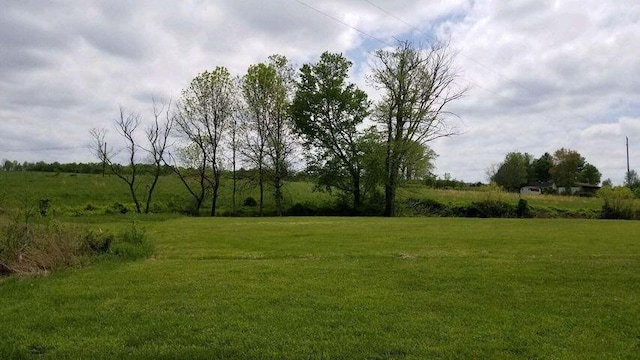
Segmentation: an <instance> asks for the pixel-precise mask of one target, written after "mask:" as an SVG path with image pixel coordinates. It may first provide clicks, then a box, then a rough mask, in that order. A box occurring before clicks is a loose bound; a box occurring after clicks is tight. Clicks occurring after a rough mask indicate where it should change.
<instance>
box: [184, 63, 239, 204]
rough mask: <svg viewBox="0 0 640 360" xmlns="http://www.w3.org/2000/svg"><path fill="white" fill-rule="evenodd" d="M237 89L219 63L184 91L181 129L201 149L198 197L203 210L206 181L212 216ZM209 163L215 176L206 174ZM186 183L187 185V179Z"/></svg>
mask: <svg viewBox="0 0 640 360" xmlns="http://www.w3.org/2000/svg"><path fill="white" fill-rule="evenodd" d="M234 92H235V88H234V82H233V79H232V78H231V75H230V74H229V71H228V70H227V69H226V68H224V67H220V66H219V67H216V68H215V69H214V70H213V71H204V72H203V73H201V74H199V75H198V76H196V77H195V78H194V79H193V80H192V81H191V85H190V86H189V87H188V88H187V89H185V90H183V91H182V98H181V102H180V105H179V108H178V114H177V116H176V125H177V129H178V131H179V132H180V134H181V135H182V136H183V137H185V138H187V139H188V141H189V142H191V143H192V144H193V145H195V146H192V148H193V149H195V150H197V151H198V154H197V156H196V158H198V159H199V163H200V164H203V165H204V166H202V167H199V169H200V182H199V183H200V184H201V188H200V191H199V193H196V194H198V196H195V198H196V207H198V209H199V206H200V205H201V204H202V200H201V199H200V194H203V193H204V190H205V189H204V188H203V186H204V184H205V182H206V184H208V188H209V189H210V191H211V212H210V215H211V216H215V213H216V205H217V200H218V189H219V187H220V178H221V173H222V146H221V144H222V138H223V134H224V132H225V130H226V127H227V126H228V123H229V121H230V119H232V117H233V110H234V97H235V94H234ZM207 165H208V170H210V171H211V176H208V175H207V174H206V171H207V170H205V169H206V167H207ZM183 183H185V185H186V182H185V181H184V180H183ZM190 192H191V190H190ZM194 193H195V192H192V195H194Z"/></svg>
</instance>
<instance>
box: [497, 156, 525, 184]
mask: <svg viewBox="0 0 640 360" xmlns="http://www.w3.org/2000/svg"><path fill="white" fill-rule="evenodd" d="M530 161H531V155H529V154H526V153H525V154H523V153H519V152H510V153H508V154H507V155H506V157H505V159H504V161H503V162H502V164H500V166H499V167H498V169H497V171H496V172H495V174H494V175H493V176H492V177H491V181H493V182H495V183H496V184H498V185H500V186H501V187H503V188H505V189H506V190H508V191H518V190H519V189H520V188H521V187H522V186H524V185H527V180H528V179H527V175H528V172H527V171H528V169H529V168H530Z"/></svg>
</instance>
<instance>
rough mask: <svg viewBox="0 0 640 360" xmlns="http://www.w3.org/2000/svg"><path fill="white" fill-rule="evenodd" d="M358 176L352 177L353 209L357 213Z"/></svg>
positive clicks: (358, 199) (358, 204)
mask: <svg viewBox="0 0 640 360" xmlns="http://www.w3.org/2000/svg"><path fill="white" fill-rule="evenodd" d="M360 202H361V200H360V176H354V177H353V211H354V212H355V213H356V214H357V213H358V212H359V211H360V205H361V204H360Z"/></svg>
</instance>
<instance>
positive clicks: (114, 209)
mask: <svg viewBox="0 0 640 360" xmlns="http://www.w3.org/2000/svg"><path fill="white" fill-rule="evenodd" d="M105 212H106V213H107V214H126V213H128V212H129V209H127V207H126V206H124V205H123V204H121V203H118V202H117V203H114V204H113V205H111V206H109V207H108V208H107V210H105Z"/></svg>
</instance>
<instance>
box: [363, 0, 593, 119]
mask: <svg viewBox="0 0 640 360" xmlns="http://www.w3.org/2000/svg"><path fill="white" fill-rule="evenodd" d="M362 1H364V2H366V3H367V4H369V5H371V6H373V7H375V8H376V9H378V10H380V11H381V12H382V13H384V14H386V15H387V16H390V17H392V18H394V19H396V20H398V21H400V22H401V23H403V24H405V25H407V26H409V27H411V28H412V29H414V30H416V31H419V32H420V33H422V34H424V35H426V36H427V37H428V38H429V39H431V40H432V41H435V42H437V41H438V39H436V38H434V37H433V36H432V35H431V34H429V33H427V32H425V31H424V30H422V29H420V28H418V27H417V26H415V25H413V24H411V23H409V22H408V21H406V20H404V19H402V18H400V17H398V16H396V15H395V14H393V13H391V12H389V11H387V10H385V9H384V8H382V7H381V6H379V5H377V4H376V3H374V2H372V1H371V0H362ZM460 56H462V57H464V58H465V59H467V60H469V61H471V62H473V63H475V64H477V65H479V66H480V67H482V68H484V69H485V70H487V71H489V72H490V73H492V74H494V75H497V76H499V77H500V78H502V79H503V80H505V81H507V82H509V83H511V84H513V85H515V86H517V87H519V88H521V89H523V90H525V91H526V92H528V93H531V94H533V93H534V91H533V90H531V89H530V88H528V87H526V86H524V85H522V84H520V83H518V82H516V81H515V80H513V79H511V78H509V77H508V76H505V75H503V74H502V73H500V72H499V71H497V70H494V69H492V68H491V67H490V66H488V65H485V64H483V63H482V62H480V61H478V60H476V59H474V58H472V57H470V56H467V55H465V54H463V53H462V51H460ZM463 79H464V80H466V81H468V82H470V83H472V84H474V85H476V86H478V87H480V88H482V89H483V90H485V91H487V92H490V93H492V94H494V95H496V96H498V97H501V98H503V99H505V100H507V101H508V102H510V103H512V104H515V105H519V106H529V104H524V103H521V102H519V101H516V100H513V99H511V98H508V97H506V96H504V95H502V94H499V93H497V92H495V91H492V90H490V89H488V88H486V87H484V86H482V85H480V84H478V83H476V82H475V81H472V80H469V79H468V78H463ZM573 115H574V116H575V117H577V118H580V119H583V120H586V121H589V119H587V118H586V117H584V116H582V115H579V114H573Z"/></svg>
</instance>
